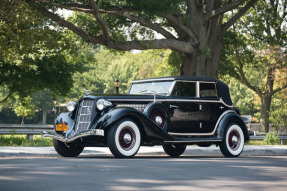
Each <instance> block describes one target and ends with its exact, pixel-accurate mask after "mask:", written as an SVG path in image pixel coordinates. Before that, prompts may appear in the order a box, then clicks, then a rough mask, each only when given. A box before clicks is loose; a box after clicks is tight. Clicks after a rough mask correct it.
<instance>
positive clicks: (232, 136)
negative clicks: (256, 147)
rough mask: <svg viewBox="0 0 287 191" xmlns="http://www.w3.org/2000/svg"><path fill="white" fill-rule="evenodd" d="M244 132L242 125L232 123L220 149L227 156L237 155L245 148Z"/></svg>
mask: <svg viewBox="0 0 287 191" xmlns="http://www.w3.org/2000/svg"><path fill="white" fill-rule="evenodd" d="M244 142H245V141H244V134H243V131H242V129H241V127H240V126H239V125H238V124H236V123H232V124H230V125H229V126H228V128H227V129H226V133H225V137H224V140H223V141H222V142H221V144H220V145H219V146H220V150H221V152H222V154H223V155H224V156H226V157H237V156H239V155H240V154H241V152H242V151H243V148H244Z"/></svg>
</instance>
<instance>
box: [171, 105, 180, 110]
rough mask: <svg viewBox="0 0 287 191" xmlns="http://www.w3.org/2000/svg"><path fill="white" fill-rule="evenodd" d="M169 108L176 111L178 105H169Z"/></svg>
mask: <svg viewBox="0 0 287 191" xmlns="http://www.w3.org/2000/svg"><path fill="white" fill-rule="evenodd" d="M169 108H170V109H173V110H174V109H177V108H178V106H177V105H169Z"/></svg>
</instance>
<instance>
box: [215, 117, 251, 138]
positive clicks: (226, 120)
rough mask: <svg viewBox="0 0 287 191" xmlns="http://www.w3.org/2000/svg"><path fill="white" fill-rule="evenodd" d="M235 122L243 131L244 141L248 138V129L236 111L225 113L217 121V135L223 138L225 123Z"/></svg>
mask: <svg viewBox="0 0 287 191" xmlns="http://www.w3.org/2000/svg"><path fill="white" fill-rule="evenodd" d="M232 122H235V123H237V124H238V125H239V126H240V127H241V129H242V131H243V133H244V138H245V141H248V140H249V135H248V130H247V127H246V125H245V123H244V121H243V120H242V119H241V117H240V116H239V115H238V114H237V113H227V114H226V115H225V116H224V117H223V118H222V119H221V120H220V122H219V124H218V128H217V137H218V138H221V139H223V138H224V134H225V131H226V128H227V125H228V124H229V123H232Z"/></svg>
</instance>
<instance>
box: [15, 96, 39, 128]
mask: <svg viewBox="0 0 287 191" xmlns="http://www.w3.org/2000/svg"><path fill="white" fill-rule="evenodd" d="M31 101H32V99H31V97H26V98H24V100H22V102H21V103H19V105H18V106H17V107H16V108H15V109H14V110H15V113H16V115H17V116H18V117H20V116H22V121H21V125H23V124H24V119H25V117H27V116H29V115H30V116H32V115H34V113H35V108H34V106H33V105H32V102H31Z"/></svg>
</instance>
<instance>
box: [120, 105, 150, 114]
mask: <svg viewBox="0 0 287 191" xmlns="http://www.w3.org/2000/svg"><path fill="white" fill-rule="evenodd" d="M146 106H147V104H117V107H132V108H135V109H136V110H138V111H141V112H143V111H144V109H145V107H146Z"/></svg>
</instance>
